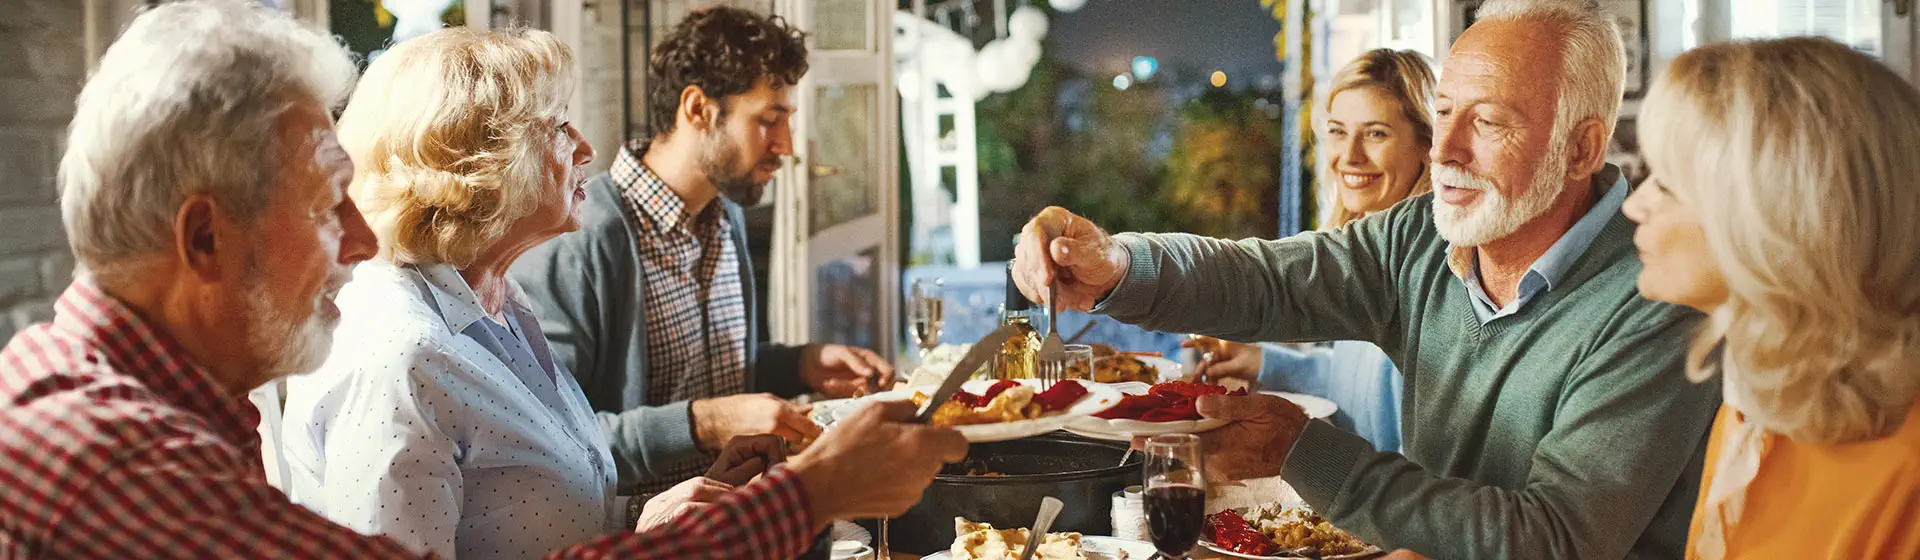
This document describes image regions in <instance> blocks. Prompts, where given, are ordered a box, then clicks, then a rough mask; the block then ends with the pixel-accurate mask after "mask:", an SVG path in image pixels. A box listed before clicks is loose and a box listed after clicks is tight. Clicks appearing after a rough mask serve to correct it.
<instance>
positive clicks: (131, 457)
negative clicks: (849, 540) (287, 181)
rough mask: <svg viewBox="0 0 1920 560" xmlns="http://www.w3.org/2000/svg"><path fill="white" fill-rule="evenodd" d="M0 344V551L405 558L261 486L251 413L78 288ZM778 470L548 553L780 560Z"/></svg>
mask: <svg viewBox="0 0 1920 560" xmlns="http://www.w3.org/2000/svg"><path fill="white" fill-rule="evenodd" d="M54 311H55V317H54V320H53V322H52V323H50V324H41V325H35V326H33V327H31V328H29V329H27V330H26V331H23V332H21V333H20V334H18V335H16V336H15V337H14V338H13V341H12V342H11V343H9V344H8V345H7V346H6V349H5V350H0V489H4V490H0V558H85V559H96V558H412V557H416V555H415V554H412V553H410V552H408V551H407V550H406V549H405V548H402V547H401V546H400V545H399V544H397V543H395V542H393V541H391V540H388V539H385V538H380V537H367V536H363V535H361V534H359V533H356V532H354V531H353V530H351V529H347V528H345V527H341V526H339V525H335V524H333V523H331V522H329V521H327V520H326V519H325V518H322V517H320V516H319V515H316V514H314V513H313V512H311V511H308V510H307V509H305V508H302V507H300V506H297V505H294V504H293V503H292V502H288V501H287V498H286V496H285V495H284V494H281V493H280V491H279V490H277V489H275V488H273V487H272V486H270V485H268V484H267V478H266V473H265V471H264V470H263V469H262V467H261V463H260V439H259V436H258V435H256V432H255V426H256V424H258V422H259V416H258V413H257V412H255V410H254V409H253V407H252V406H250V405H249V404H248V403H247V400H246V397H245V395H229V394H226V393H225V392H224V390H223V389H221V388H220V387H219V386H218V385H215V384H214V382H213V380H212V378H210V377H208V375H207V373H206V372H205V371H204V370H202V369H200V368H199V367H198V366H195V365H194V364H193V363H192V362H190V361H188V359H187V356H186V354H185V353H184V352H183V350H182V349H181V347H180V345H179V343H177V342H175V341H174V340H173V339H172V338H171V337H169V336H168V335H167V333H165V332H162V331H160V330H158V329H155V328H154V327H152V326H150V325H148V324H147V323H145V322H144V321H142V320H141V319H140V317H139V316H137V315H135V314H134V313H133V312H132V311H131V310H129V309H127V308H126V307H125V306H123V305H121V304H120V303H119V302H117V301H115V300H113V299H112V298H111V297H109V296H107V295H106V294H104V293H102V292H100V291H99V290H98V289H97V288H94V287H92V286H90V285H88V284H86V283H85V282H75V283H74V284H73V285H72V286H70V287H69V288H68V289H67V291H66V293H65V294H63V295H61V297H60V301H59V302H58V303H56V304H55V306H54ZM811 538H812V521H811V520H810V519H808V514H807V508H806V499H805V496H804V494H803V493H802V491H801V489H800V483H799V479H798V478H796V477H794V476H793V475H792V474H791V473H789V472H788V471H786V470H784V469H780V468H776V469H774V471H773V472H772V473H770V474H769V475H768V476H765V477H762V478H761V479H760V480H759V481H758V482H755V483H753V484H750V485H747V486H746V487H744V488H742V489H740V490H739V491H737V492H734V493H733V494H732V495H730V496H728V497H727V498H726V499H724V500H722V501H721V502H719V503H718V504H715V507H708V508H701V509H699V510H696V511H694V512H691V513H689V514H687V515H684V516H682V517H680V518H679V519H676V520H675V521H674V522H672V523H671V524H669V525H667V526H664V527H661V528H659V529H656V530H653V531H649V532H647V533H622V534H617V535H609V536H606V537H601V538H600V539H597V540H594V541H592V542H588V543H582V544H580V545H576V546H573V547H570V548H568V549H566V550H562V551H559V552H556V553H554V554H552V555H550V557H551V558H606V557H611V558H791V557H793V556H795V555H797V554H799V553H801V552H803V551H805V550H806V548H807V546H808V545H809V544H811Z"/></svg>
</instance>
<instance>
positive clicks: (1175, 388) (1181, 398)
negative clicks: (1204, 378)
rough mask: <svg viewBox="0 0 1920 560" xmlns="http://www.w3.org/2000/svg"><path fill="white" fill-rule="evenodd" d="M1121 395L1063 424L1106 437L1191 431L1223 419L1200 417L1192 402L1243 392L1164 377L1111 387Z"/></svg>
mask: <svg viewBox="0 0 1920 560" xmlns="http://www.w3.org/2000/svg"><path fill="white" fill-rule="evenodd" d="M1115 388H1116V389H1119V390H1120V391H1121V393H1122V394H1124V395H1125V396H1124V397H1122V398H1121V399H1120V402H1118V403H1114V405H1113V406H1111V407H1108V408H1107V409H1106V410H1102V411H1099V412H1096V413H1093V414H1092V415H1090V416H1085V417H1081V418H1075V419H1073V421H1072V422H1069V423H1068V424H1067V428H1068V429H1069V430H1070V431H1072V432H1074V433H1080V434H1082V435H1089V436H1092V437H1103V436H1113V437H1109V438H1107V439H1118V438H1121V437H1124V438H1132V437H1134V436H1154V435H1160V434H1193V433H1200V432H1205V431H1208V430H1212V429H1214V428H1218V427H1221V426H1225V425H1226V424H1227V421H1226V420H1222V419H1218V418H1203V417H1201V416H1200V412H1199V411H1198V410H1197V409H1196V408H1195V406H1194V402H1195V401H1196V400H1198V399H1199V398H1200V397H1202V396H1205V395H1229V394H1237V395H1244V394H1247V391H1246V390H1245V389H1239V390H1235V391H1228V390H1227V388H1226V387H1221V386H1219V385H1208V384H1205V383H1193V382H1188V381H1168V382H1164V383H1156V384H1154V385H1151V386H1148V385H1146V384H1144V383H1126V384H1122V385H1119V386H1116V387H1115Z"/></svg>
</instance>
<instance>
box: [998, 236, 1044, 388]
mask: <svg viewBox="0 0 1920 560" xmlns="http://www.w3.org/2000/svg"><path fill="white" fill-rule="evenodd" d="M1000 324H1001V325H1005V326H1012V327H1014V328H1015V329H1016V330H1018V331H1020V334H1018V335H1015V336H1013V337H1011V338H1008V339H1007V341H1006V342H1004V343H1002V344H1001V346H1000V356H999V357H997V358H995V359H994V368H993V375H994V378H996V379H1028V378H1031V377H1033V355H1034V353H1035V352H1038V351H1039V348H1040V332H1039V331H1037V330H1035V329H1034V328H1033V303H1031V302H1028V301H1027V296H1025V295H1022V294H1021V293H1020V288H1019V287H1018V286H1015V285H1014V284H1013V266H1012V265H1011V264H1009V265H1008V266H1007V301H1006V303H1004V304H1001V305H1000Z"/></svg>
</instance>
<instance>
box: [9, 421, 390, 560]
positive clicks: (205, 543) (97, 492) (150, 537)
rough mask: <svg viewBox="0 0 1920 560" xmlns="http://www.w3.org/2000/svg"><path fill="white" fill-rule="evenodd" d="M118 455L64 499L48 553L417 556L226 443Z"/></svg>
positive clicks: (171, 441)
mask: <svg viewBox="0 0 1920 560" xmlns="http://www.w3.org/2000/svg"><path fill="white" fill-rule="evenodd" d="M117 455H118V457H117V459H116V460H114V461H113V464H111V465H109V466H108V467H107V468H106V469H105V470H103V471H102V472H101V474H100V476H99V477H97V478H95V479H94V482H93V483H92V484H89V485H87V486H85V487H83V488H78V489H77V490H78V491H77V492H76V493H75V494H74V499H73V501H72V502H71V504H70V506H69V507H67V508H63V509H64V511H63V512H61V513H62V515H61V517H63V519H58V520H55V522H54V525H55V526H58V527H60V530H59V532H58V534H57V535H56V536H55V538H52V539H49V541H48V542H47V543H46V544H47V545H48V550H46V551H45V552H47V553H48V554H47V557H51V558H181V559H188V558H195V559H197V558H295V559H305V558H416V557H417V555H415V554H412V553H410V552H408V551H407V550H406V549H405V548H403V547H401V546H400V545H399V544H397V543H395V542H393V541H391V540H388V539H386V538H381V537H368V536H364V535H361V534H359V533H356V532H354V531H353V530H351V529H347V528H345V527H341V526H339V525H336V524H334V523H332V522H329V521H327V520H326V519H325V518H323V517H321V516H319V515H317V514H315V513H313V512H311V511H308V510H307V509H306V508H303V507H300V506H298V505H295V504H293V503H292V502H289V501H287V498H286V496H285V495H284V494H282V493H280V491H279V490H278V489H275V488H273V487H272V486H269V485H268V484H266V482H265V481H264V479H262V478H261V477H258V476H252V475H250V474H248V472H249V471H248V467H247V466H246V465H245V464H244V463H243V461H244V460H245V459H244V458H243V457H241V456H240V454H239V453H238V452H236V450H235V449H234V448H233V447H231V446H227V445H221V444H216V443H212V442H209V441H207V440H205V439H202V438H195V437H192V436H187V437H177V438H164V439H158V440H156V441H153V442H152V443H150V444H147V445H144V446H142V447H141V448H138V449H131V450H127V451H126V452H123V453H119V454H117ZM256 460H257V459H256ZM255 469H257V467H255Z"/></svg>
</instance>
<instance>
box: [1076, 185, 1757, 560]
mask: <svg viewBox="0 0 1920 560" xmlns="http://www.w3.org/2000/svg"><path fill="white" fill-rule="evenodd" d="M1432 220H1433V212H1432V201H1431V196H1428V197H1421V198H1418V199H1415V200H1412V201H1410V202H1408V203H1404V204H1400V205H1398V206H1396V207H1395V208H1393V209H1392V210H1389V211H1387V212H1382V213H1380V214H1376V215H1374V216H1370V217H1368V218H1366V219H1364V220H1361V221H1359V222H1356V223H1355V224H1353V225H1351V226H1349V227H1348V228H1346V229H1345V230H1342V231H1339V232H1331V233H1306V234H1301V235H1297V236H1293V237H1289V238H1287V239H1281V240H1278V241H1267V240H1246V241H1240V242H1229V241H1224V240H1218V239H1209V238H1202V237H1196V236H1192V235H1182V234H1146V235H1140V234H1122V235H1120V236H1118V239H1119V243H1120V244H1121V245H1122V246H1123V247H1125V248H1126V249H1127V250H1128V251H1129V253H1130V258H1131V260H1132V264H1131V267H1130V268H1129V270H1128V273H1127V277H1126V279H1125V280H1124V281H1123V282H1122V283H1121V285H1120V286H1119V287H1118V288H1116V289H1115V290H1114V292H1113V293H1112V294H1111V295H1110V296H1108V298H1107V300H1106V301H1104V302H1102V304H1101V306H1100V308H1099V311H1100V312H1102V313H1106V314H1108V315H1111V316H1113V317H1115V318H1117V319H1119V320H1122V321H1126V322H1131V323H1137V324H1140V325H1142V326H1145V327H1148V328H1152V329H1159V330H1167V331H1175V332H1197V333H1205V334H1209V335H1214V336H1219V337H1223V338H1228V339H1235V340H1248V341H1251V340H1262V341H1287V342H1301V341H1324V340H1364V341H1369V342H1372V343H1374V344H1377V345H1379V346H1380V348H1381V349H1383V350H1385V351H1386V353H1387V355H1388V356H1391V357H1392V358H1393V362H1394V364H1395V365H1396V366H1398V367H1399V368H1400V371H1401V372H1403V374H1404V375H1405V376H1406V378H1405V380H1404V381H1405V391H1404V394H1405V397H1404V399H1405V400H1404V402H1403V403H1402V406H1403V410H1404V412H1403V420H1402V422H1403V423H1404V426H1402V431H1403V432H1404V434H1405V450H1406V455H1405V456H1402V455H1400V454H1396V453H1386V452H1376V451H1374V449H1373V448H1372V446H1371V445H1369V444H1368V443H1367V441H1366V440H1365V439H1362V438H1360V437H1359V436H1356V435H1354V434H1352V433H1348V432H1343V431H1341V430H1340V429H1339V428H1335V427H1333V426H1332V425H1329V424H1325V423H1322V422H1314V423H1312V424H1311V425H1310V426H1309V427H1308V429H1307V430H1306V432H1305V433H1304V434H1303V435H1302V436H1301V438H1300V440H1299V442H1298V443H1297V444H1295V446H1294V448H1293V452H1292V454H1291V455H1290V456H1289V458H1288V460H1287V465H1286V468H1285V471H1284V473H1283V476H1284V477H1285V479H1286V480H1287V481H1288V482H1289V483H1291V484H1292V485H1293V486H1294V488H1295V489H1297V490H1298V491H1299V492H1300V495H1301V496H1303V497H1304V498H1306V500H1307V502H1308V503H1309V504H1311V505H1312V506H1313V507H1314V508H1315V509H1317V510H1319V511H1320V512H1321V513H1323V514H1324V515H1326V516H1327V517H1328V518H1329V519H1331V520H1332V521H1333V523H1334V524H1335V525H1338V526H1340V527H1342V528H1344V529H1347V530H1349V531H1352V532H1353V533H1355V534H1356V535H1357V536H1359V537H1361V538H1363V539H1366V540H1368V541H1370V542H1373V543H1376V544H1380V545H1382V546H1384V547H1393V548H1400V547H1404V548H1410V549H1413V550H1415V551H1417V552H1420V553H1422V554H1425V555H1427V556H1431V557H1435V558H1461V559H1491V558H1541V559H1562V558H1607V559H1612V558H1622V557H1633V558H1678V557H1680V556H1681V552H1682V550H1683V548H1684V546H1685V542H1686V536H1687V525H1688V521H1689V518H1690V516H1691V514H1692V510H1693V504H1694V497H1695V495H1696V494H1697V493H1698V492H1699V488H1700V470H1701V466H1702V462H1703V457H1704V453H1705V445H1706V435H1707V430H1708V428H1709V427H1710V426H1711V424H1712V421H1713V414H1714V411H1715V410H1716V409H1717V408H1718V407H1719V404H1720V389H1719V386H1718V384H1716V383H1706V384H1698V385H1696V384H1692V383H1689V382H1688V381H1687V379H1686V376H1685V374H1684V373H1683V362H1684V357H1685V354H1686V348H1687V345H1688V343H1689V341H1690V339H1691V335H1692V333H1693V331H1694V329H1695V327H1696V325H1697V324H1698V322H1699V320H1700V316H1699V315H1698V314H1697V313H1694V312H1691V311H1688V310H1685V309H1683V308H1680V307H1676V306H1672V305H1667V304H1663V303H1657V302H1652V301H1648V300H1645V299H1642V298H1641V297H1640V294H1639V291H1638V289H1637V288H1636V285H1635V277H1636V276H1637V275H1638V274H1639V271H1640V261H1639V258H1638V256H1637V255H1636V254H1635V253H1634V249H1633V244H1632V237H1633V229H1634V226H1633V224H1632V223H1631V222H1629V221H1627V220H1626V218H1625V217H1624V216H1621V215H1618V214H1616V215H1615V216H1613V217H1612V220H1610V221H1609V222H1608V224H1607V225H1606V227H1605V229H1604V230H1603V231H1602V232H1601V233H1600V235H1599V237H1598V238H1596V239H1594V241H1593V244H1592V246H1591V247H1589V248H1588V249H1587V251H1586V253H1585V254H1583V255H1580V257H1579V258H1578V260H1576V261H1575V262H1574V264H1573V266H1572V268H1571V269H1569V270H1568V271H1567V272H1566V275H1565V276H1564V277H1563V278H1562V279H1561V281H1559V282H1557V283H1555V285H1554V287H1553V289H1552V290H1551V291H1548V292H1543V293H1540V294H1539V295H1536V296H1534V298H1533V299H1532V300H1531V301H1529V302H1528V303H1527V304H1526V305H1525V306H1524V307H1522V308H1521V310H1520V311H1519V312H1518V313H1517V314H1515V315H1512V316H1508V317H1504V318H1501V319H1496V320H1494V321H1492V322H1491V323H1488V324H1486V325H1482V324H1481V323H1480V321H1479V319H1478V318H1477V317H1475V315H1474V311H1473V307H1472V303H1471V301H1470V300H1469V297H1470V296H1469V295H1468V294H1467V290H1466V288H1465V287H1464V286H1463V285H1462V284H1461V280H1460V279H1459V278H1457V277H1456V276H1454V275H1453V273H1452V272H1450V271H1449V270H1448V268H1447V265H1446V260H1447V259H1446V256H1447V243H1446V241H1445V240H1443V239H1441V238H1440V236H1439V234H1438V232H1436V231H1435V230H1434V228H1433V225H1432Z"/></svg>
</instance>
